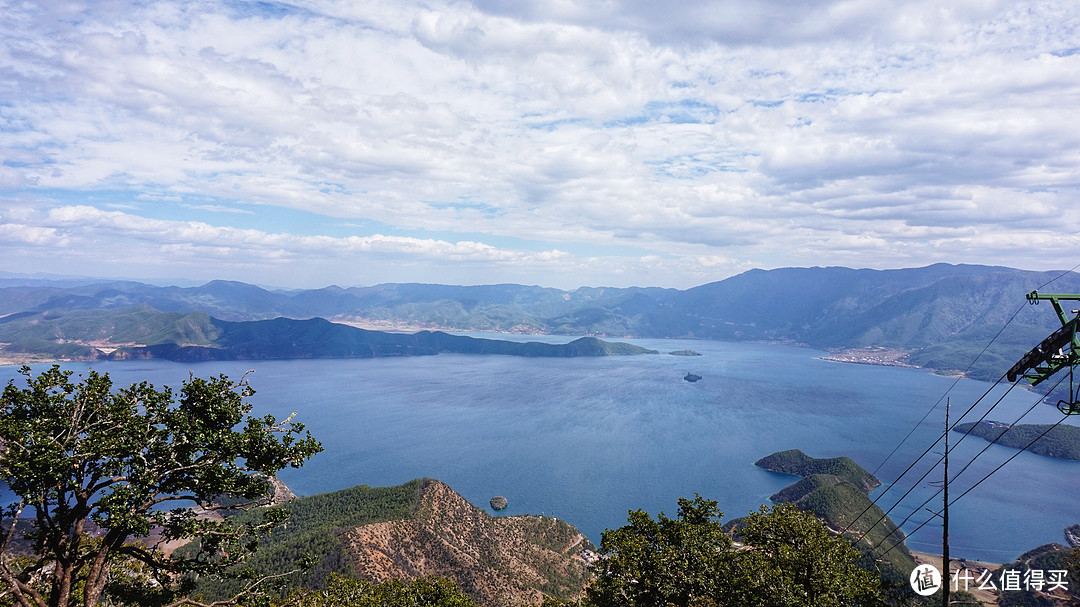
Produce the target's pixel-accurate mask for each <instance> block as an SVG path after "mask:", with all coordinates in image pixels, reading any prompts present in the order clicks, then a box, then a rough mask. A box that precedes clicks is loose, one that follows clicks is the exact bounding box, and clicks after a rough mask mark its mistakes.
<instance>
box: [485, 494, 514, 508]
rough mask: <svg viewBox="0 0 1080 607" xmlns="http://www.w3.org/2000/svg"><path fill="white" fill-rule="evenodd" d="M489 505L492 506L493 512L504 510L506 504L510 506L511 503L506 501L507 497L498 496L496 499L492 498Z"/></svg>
mask: <svg viewBox="0 0 1080 607" xmlns="http://www.w3.org/2000/svg"><path fill="white" fill-rule="evenodd" d="M488 503H489V504H491V509H492V510H504V509H506V504H508V503H509V502H507V501H506V498H505V497H503V496H501V495H496V496H495V497H493V498H491V501H490V502H488Z"/></svg>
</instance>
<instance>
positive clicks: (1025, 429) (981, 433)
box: [953, 420, 1080, 460]
mask: <svg viewBox="0 0 1080 607" xmlns="http://www.w3.org/2000/svg"><path fill="white" fill-rule="evenodd" d="M953 431H954V432H964V433H970V434H972V435H974V436H978V437H979V438H982V439H985V440H988V441H994V442H996V443H997V444H999V445H1004V446H1006V447H1012V448H1014V449H1024V448H1027V450H1028V451H1031V452H1032V453H1035V454H1037V455H1044V456H1046V457H1056V458H1060V459H1071V460H1080V428H1078V427H1076V426H1067V425H1065V424H1061V425H1058V426H1052V425H1051V424H1016V425H1012V426H1010V425H1009V424H1004V423H1001V422H995V421H988V420H984V421H981V422H978V423H974V422H971V423H966V424H957V425H956V426H955V427H954V428H953ZM1044 432H1045V434H1043V433H1044ZM1040 436H1041V437H1042V438H1039V437H1040ZM1032 441H1035V442H1032ZM1029 444H1030V446H1029Z"/></svg>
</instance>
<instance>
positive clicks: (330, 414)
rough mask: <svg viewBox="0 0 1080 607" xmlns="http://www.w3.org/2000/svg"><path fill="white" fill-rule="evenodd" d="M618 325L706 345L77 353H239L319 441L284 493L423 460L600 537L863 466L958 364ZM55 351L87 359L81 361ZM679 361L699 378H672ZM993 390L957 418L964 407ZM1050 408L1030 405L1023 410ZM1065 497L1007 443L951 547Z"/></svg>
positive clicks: (1047, 532)
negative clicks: (913, 363) (642, 516)
mask: <svg viewBox="0 0 1080 607" xmlns="http://www.w3.org/2000/svg"><path fill="white" fill-rule="evenodd" d="M501 337H506V338H512V337H510V336H501ZM515 339H525V338H521V337H517V338H515ZM528 339H543V340H545V341H556V342H564V341H568V339H567V338H536V337H530V338H528ZM628 341H633V342H634V343H637V344H640V345H643V346H646V347H650V348H655V349H658V350H660V351H661V352H669V351H672V350H681V349H685V348H692V349H694V350H696V351H698V352H701V353H702V354H703V356H701V357H679V356H669V355H666V354H662V355H652V356H634V357H602V358H574V359H556V358H536V359H526V358H517V357H510V356H477V355H439V356H428V357H415V358H398V359H374V360H359V359H353V360H318V361H308V360H305V361H270V362H253V361H243V362H213V363H194V364H191V363H170V362H161V361H130V362H113V363H94V364H93V365H92V367H93V368H94V369H96V370H98V371H102V372H108V373H110V375H112V377H113V378H114V380H115V381H116V383H119V384H127V383H131V382H134V381H141V380H144V379H145V380H149V381H151V382H152V383H155V384H157V385H163V384H170V385H174V386H177V385H179V384H180V382H181V381H182V380H184V379H186V378H187V377H188V372H189V371H191V372H194V373H195V374H196V375H197V376H204V377H205V376H208V375H211V374H218V373H226V374H228V375H229V376H230V377H234V378H235V377H239V376H240V375H241V374H242V373H243V372H244V371H246V370H248V369H254V370H255V373H254V374H253V375H251V376H250V380H251V383H252V385H253V386H254V387H255V389H256V390H257V391H258V393H257V394H256V395H255V396H254V397H253V399H252V402H253V403H254V404H255V407H256V413H259V414H263V413H273V414H275V415H278V416H279V417H284V416H286V415H288V414H290V413H291V412H293V411H298V412H299V413H298V415H297V420H298V421H302V422H304V423H306V424H307V426H308V428H309V429H310V430H311V431H312V433H313V434H314V435H315V436H316V438H318V439H319V440H321V441H322V442H323V444H324V446H325V447H326V451H325V452H323V453H321V454H319V455H317V456H316V457H315V458H313V459H312V460H311V462H310V463H309V464H308V465H307V466H306V467H305V468H303V469H301V470H287V471H285V472H283V473H282V475H281V476H282V478H283V479H284V480H285V482H286V483H288V484H289V485H290V486H291V487H292V488H293V489H294V490H295V491H296V492H297V493H298V494H300V495H310V494H313V493H319V492H323V491H332V490H335V489H342V488H345V487H350V486H352V485H357V484H367V485H372V486H382V485H396V484H399V483H403V482H405V481H408V480H410V479H413V478H417V477H434V478H438V479H439V480H442V481H444V482H446V483H448V484H449V485H450V486H452V487H453V488H454V489H455V490H456V491H457V492H459V493H461V494H462V495H463V496H465V497H466V498H467V499H468V500H470V501H471V502H472V503H474V504H476V505H478V506H482V507H484V508H487V502H488V500H489V499H490V498H491V497H492V496H494V495H504V496H506V497H507V498H508V499H509V502H510V505H509V507H508V508H507V509H506V510H504V511H503V512H504V513H505V514H520V513H531V514H547V515H554V516H557V517H559V518H563V519H565V520H568V521H570V522H571V523H573V524H575V525H577V527H578V528H579V529H581V530H582V531H583V532H584V533H585V534H586V535H588V536H589V537H590V538H591V539H592V540H593V541H594V542H597V543H598V542H599V540H600V534H601V532H602V531H603V530H604V529H606V528H612V527H617V526H619V525H621V524H623V523H624V522H625V521H626V514H627V511H628V510H630V509H639V508H640V509H644V510H647V511H649V512H651V513H654V514H655V513H657V512H659V511H660V510H664V511H666V512H667V513H669V514H674V513H675V512H676V511H677V505H676V500H677V498H679V497H693V496H694V494H695V493H699V494H701V495H703V496H705V497H707V498H709V499H715V500H717V501H719V503H720V506H721V508H722V509H723V510H724V511H725V513H726V515H727V517H736V516H742V515H745V514H746V513H748V512H750V511H751V510H756V509H757V507H758V506H759V505H760V504H763V503H768V499H769V496H770V495H772V494H773V493H775V492H776V491H778V490H779V489H781V488H782V487H784V486H786V485H787V484H789V483H791V482H793V481H795V480H797V479H796V478H795V477H792V476H788V475H782V474H775V473H771V472H766V471H764V470H760V469H758V468H756V467H755V466H754V461H755V460H757V459H759V458H761V457H764V456H765V455H768V454H770V453H772V452H774V451H779V450H782V449H792V448H798V449H802V450H803V451H805V452H806V453H808V454H809V455H812V456H814V457H834V456H839V455H847V456H849V457H851V458H853V459H854V460H856V461H857V462H858V463H859V464H861V465H862V466H863V467H865V468H867V469H869V470H874V469H875V468H877V467H878V466H879V464H881V463H882V461H883V460H885V458H886V456H887V455H888V454H889V452H890V451H892V449H893V448H894V447H895V446H896V445H897V443H898V442H899V441H900V439H902V438H903V437H904V435H905V434H907V433H908V431H909V430H911V429H912V427H914V425H915V423H916V422H917V421H918V420H919V419H920V418H921V417H922V416H923V415H924V414H925V413H926V412H927V410H928V409H929V408H930V407H931V406H932V405H933V404H934V403H935V402H936V401H937V400H938V399H939V398H940V397H941V396H942V395H943V394H944V393H945V391H946V390H947V389H948V387H949V386H950V385H951V384H952V383H953V381H954V380H953V379H951V378H945V377H939V376H935V375H932V374H930V373H927V372H924V371H919V370H914V369H903V368H894V367H875V366H867V365H851V364H843V363H834V362H829V361H824V360H820V359H819V358H818V357H819V356H821V355H822V354H823V353H822V352H819V351H815V350H810V349H805V348H795V347H786V346H776V345H762V344H742V343H726V342H708V341H685V340H678V341H676V340H628ZM65 366H66V368H70V369H73V370H75V371H77V372H85V371H86V369H88V368H89V367H90V366H91V365H88V364H69V365H65ZM35 368H36V369H39V368H44V366H43V365H42V366H38V367H35ZM688 371H692V372H694V373H696V374H698V375H701V376H703V379H702V380H701V381H699V382H697V383H693V384H692V383H689V382H686V381H683V379H682V376H683V375H685V374H686V373H687V372H688ZM14 376H16V369H15V368H14V367H0V380H4V381H6V380H7V379H8V378H10V377H14ZM989 387H990V385H989V384H986V383H983V382H975V381H968V380H963V381H960V382H959V383H958V384H957V386H956V387H955V388H954V389H953V390H952V392H951V393H950V398H951V402H952V405H953V411H954V413H953V415H954V417H955V416H957V415H959V413H960V412H962V411H963V410H965V409H967V407H968V406H970V405H971V403H973V402H974V401H975V400H976V399H977V398H978V397H979V396H981V395H982V394H983V393H984V392H985V391H986V390H987V389H988V388H989ZM1003 391H1004V390H1003V389H1001V390H999V391H997V392H995V393H994V394H993V395H992V397H993V398H987V399H984V403H983V404H981V405H980V406H979V407H978V408H977V409H976V410H975V411H974V412H973V413H972V414H971V415H969V417H968V418H965V419H975V418H977V416H978V415H981V414H982V413H983V412H984V411H985V410H986V408H987V407H988V406H989V405H990V404H992V403H993V401H994V400H996V396H997V395H999V394H1000V393H1001V392H1003ZM1036 398H1037V397H1036V395H1034V394H1032V393H1030V392H1027V391H1022V390H1014V391H1013V392H1012V393H1011V394H1010V395H1009V397H1008V398H1006V399H1005V400H1004V401H1003V402H1002V403H1001V404H1000V405H998V407H997V409H995V410H994V412H993V414H992V415H991V416H990V418H989V419H996V420H1001V421H1012V420H1013V419H1015V417H1017V416H1018V415H1019V414H1020V413H1021V412H1023V410H1025V409H1026V408H1028V407H1029V406H1030V405H1031V404H1032V403H1033V402H1034V401H1035V400H1036ZM1059 418H1060V415H1059V414H1057V413H1056V410H1054V409H1053V408H1052V407H1050V406H1047V405H1040V406H1039V407H1038V408H1037V409H1036V410H1035V412H1033V413H1032V414H1031V415H1029V416H1028V417H1027V418H1025V419H1024V422H1028V423H1047V422H1053V421H1057V420H1058V419H1059ZM1069 421H1070V423H1072V422H1073V420H1069ZM942 424H943V405H942V406H941V407H939V409H938V411H935V412H934V413H933V414H931V415H930V417H928V418H927V421H926V422H924V423H923V424H922V425H921V426H920V427H919V428H918V430H916V432H915V433H914V434H913V435H912V437H911V439H909V441H908V442H907V443H906V444H905V445H904V446H903V447H901V448H900V450H899V451H897V453H896V455H894V456H893V457H892V458H891V459H890V460H889V461H887V462H886V463H885V464H884V465H883V466H881V469H880V470H879V471H878V474H877V476H878V477H879V478H880V479H881V480H882V481H883V482H885V483H891V482H893V481H895V480H896V477H897V476H898V475H899V474H900V473H901V472H902V471H903V470H904V468H906V467H907V466H908V464H910V463H911V462H912V461H913V460H914V459H915V458H916V457H917V456H918V455H919V454H920V453H922V452H923V450H925V449H926V448H927V447H928V446H929V444H930V443H931V442H932V441H933V440H934V439H935V438H936V435H937V433H938V432H940V429H941V427H942ZM959 436H960V435H959V434H956V433H954V434H953V440H956V439H957V438H959ZM985 445H986V443H985V442H984V441H982V440H981V439H976V438H974V437H971V438H969V439H968V440H966V441H964V442H963V443H961V444H960V445H959V448H958V450H957V452H956V453H955V455H954V457H953V463H952V469H953V470H954V471H955V470H958V469H959V468H960V467H962V465H963V464H964V463H966V462H967V461H968V460H969V459H970V458H971V456H972V455H973V454H974V453H976V452H977V451H978V450H980V449H982V448H983V447H984V446H985ZM937 450H939V451H940V448H939V449H937ZM1014 453H1016V451H1015V450H1013V449H1008V448H1005V447H999V446H996V445H995V446H993V447H991V448H990V449H989V450H988V451H987V452H986V453H985V454H984V455H983V456H982V457H980V458H979V459H978V460H977V461H976V462H975V464H973V465H972V466H971V468H970V469H969V470H967V471H966V472H965V473H964V474H963V476H961V477H960V478H959V479H958V481H957V482H956V483H955V484H954V485H952V486H951V487H950V492H951V493H952V495H953V496H956V495H959V494H960V493H961V492H962V491H963V490H964V489H966V488H967V487H968V486H970V485H971V484H972V483H974V482H975V481H976V480H978V479H980V478H982V477H983V476H984V475H985V474H986V473H987V472H989V471H990V470H992V469H993V468H994V467H995V466H997V465H998V464H999V463H1001V462H1002V461H1004V460H1005V459H1006V458H1008V457H1009V456H1011V455H1013V454H1014ZM927 467H928V465H926V466H918V467H916V468H915V469H914V470H913V472H914V476H913V475H912V473H909V475H908V476H906V477H904V478H903V479H901V480H900V481H899V483H898V484H897V486H896V487H895V488H893V489H891V490H889V491H888V492H887V493H885V495H884V497H883V498H882V500H881V502H880V503H881V504H882V505H884V507H885V508H889V507H890V506H892V505H893V503H894V502H895V500H897V499H899V497H900V496H901V495H902V494H903V492H904V491H907V489H908V488H910V487H911V485H912V483H913V482H914V481H915V480H916V479H917V478H918V475H921V474H922V473H923V472H925V471H926V469H927ZM939 476H940V474H939V473H935V474H934V475H933V476H932V477H928V478H927V481H924V482H923V483H921V484H920V485H919V486H917V488H916V489H915V490H914V491H913V492H912V493H911V495H909V496H908V497H907V498H906V499H904V500H903V501H902V503H900V504H899V505H898V506H896V508H895V509H894V510H893V511H892V513H891V516H892V517H893V518H894V520H896V521H897V522H899V521H901V520H903V518H904V517H906V516H908V515H910V514H912V512H913V511H914V512H915V514H914V516H912V518H911V520H910V521H909V522H908V523H907V524H905V525H904V528H905V530H907V531H910V530H912V529H914V528H915V527H916V526H918V525H919V524H920V523H922V522H923V521H924V520H925V518H926V517H927V516H929V515H928V514H926V513H925V512H922V510H921V508H918V506H919V505H920V504H921V503H922V501H923V500H924V499H926V498H927V497H929V495H930V494H931V493H932V492H933V491H934V489H933V488H931V487H929V486H928V485H927V483H928V481H929V480H931V478H935V479H936V478H938V477H939ZM883 489H884V487H883V488H881V489H878V492H881V491H882V490H883ZM875 495H876V494H875ZM1078 497H1080V462H1068V461H1062V460H1055V459H1051V458H1045V457H1041V456H1037V455H1032V454H1030V453H1022V454H1021V455H1020V456H1019V457H1017V458H1016V459H1015V460H1013V461H1012V462H1011V463H1010V464H1009V465H1008V466H1006V467H1005V468H1004V469H1002V471H1001V472H999V473H997V474H995V475H994V476H993V477H991V479H990V480H988V481H986V482H985V483H983V484H982V485H980V486H979V487H978V488H976V489H975V490H974V491H972V492H971V493H970V494H968V495H967V496H966V497H964V498H963V499H962V500H961V501H959V502H958V503H957V504H956V505H954V506H953V508H952V510H951V511H950V518H951V521H950V522H951V527H952V532H951V550H952V553H953V554H954V555H959V556H963V557H969V558H970V557H974V558H981V559H984V560H990V561H999V562H1000V561H1008V560H1011V559H1013V558H1015V557H1016V556H1017V555H1019V554H1020V553H1021V552H1023V551H1024V550H1027V549H1029V548H1032V547H1035V546H1036V545H1039V544H1043V543H1047V542H1055V541H1056V542H1061V541H1062V540H1063V538H1062V529H1063V528H1064V527H1066V526H1069V525H1072V524H1076V523H1080V508H1078V507H1077V503H1078V499H1077V498H1078ZM940 537H941V528H940V526H939V525H935V524H932V523H931V524H928V525H926V526H925V527H923V529H922V530H920V531H919V532H918V533H916V534H915V535H913V536H912V537H911V538H910V540H909V542H908V543H909V545H910V546H911V547H912V548H914V549H919V550H935V549H939V548H940Z"/></svg>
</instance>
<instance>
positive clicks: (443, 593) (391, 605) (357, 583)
mask: <svg viewBox="0 0 1080 607" xmlns="http://www.w3.org/2000/svg"><path fill="white" fill-rule="evenodd" d="M285 605H288V606H290V607H292V606H295V607H476V603H474V602H473V600H472V599H471V598H469V596H468V595H466V594H465V593H464V592H462V591H461V588H459V587H458V586H457V585H456V584H454V583H453V582H450V581H447V580H443V579H438V578H433V579H417V580H412V581H410V582H404V581H401V580H389V581H386V582H383V583H381V584H374V583H371V582H368V581H365V580H354V579H349V578H346V577H343V576H340V575H334V576H331V577H330V579H329V584H328V586H327V588H326V589H325V590H321V591H317V592H305V593H302V594H300V595H298V596H294V597H293V598H292V599H291V600H289V601H288V602H286V603H285Z"/></svg>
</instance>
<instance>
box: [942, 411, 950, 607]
mask: <svg viewBox="0 0 1080 607" xmlns="http://www.w3.org/2000/svg"><path fill="white" fill-rule="evenodd" d="M942 479H943V480H942V482H943V483H944V484H943V485H942V495H943V496H944V497H943V498H942V499H943V500H944V502H945V509H944V510H943V511H942V513H941V514H942V519H941V566H942V571H941V586H942V588H941V590H942V592H941V607H949V583H950V582H951V581H952V580H951V575H950V574H949V569H950V567H949V399H947V398H946V399H945V472H944V475H943V476H942Z"/></svg>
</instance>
